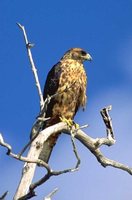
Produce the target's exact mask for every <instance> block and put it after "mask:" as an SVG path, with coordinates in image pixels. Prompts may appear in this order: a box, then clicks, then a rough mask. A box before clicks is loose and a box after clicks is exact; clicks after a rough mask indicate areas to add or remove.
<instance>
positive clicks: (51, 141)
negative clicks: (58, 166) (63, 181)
mask: <svg viewBox="0 0 132 200" xmlns="http://www.w3.org/2000/svg"><path fill="white" fill-rule="evenodd" d="M59 135H60V133H59V134H58V133H57V134H53V135H52V136H51V137H49V138H48V140H47V141H46V142H45V143H44V145H43V149H42V151H41V153H40V155H39V159H41V160H43V161H44V162H46V163H48V161H49V158H50V156H51V153H52V151H53V148H54V146H55V144H56V142H57V139H58V137H59Z"/></svg>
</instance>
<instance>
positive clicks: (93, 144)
mask: <svg viewBox="0 0 132 200" xmlns="http://www.w3.org/2000/svg"><path fill="white" fill-rule="evenodd" d="M105 109H107V108H105ZM107 114H108V115H109V113H107ZM106 121H107V120H106ZM107 122H108V121H107ZM106 131H107V127H106ZM58 132H64V133H66V134H69V135H70V134H71V133H70V130H69V127H68V126H67V124H66V123H64V122H60V123H58V124H56V125H53V126H51V127H48V128H46V129H45V130H43V131H41V132H40V134H39V135H38V136H37V138H36V139H35V140H34V141H33V143H32V144H31V147H30V151H31V149H32V145H33V146H34V145H37V147H36V149H37V156H39V153H40V151H41V144H40V141H41V142H42V144H43V143H44V141H46V140H47V139H48V138H49V137H50V136H51V135H52V134H53V133H58ZM0 138H1V139H0V144H1V145H2V146H4V147H6V148H7V149H8V148H9V149H8V154H9V151H10V154H9V155H11V156H12V154H11V147H10V145H9V144H7V143H5V142H4V140H3V138H2V136H0ZM75 138H77V139H78V140H79V141H80V142H81V143H82V144H83V145H84V146H85V147H86V148H87V149H89V150H90V151H91V152H92V154H93V155H94V156H95V157H96V159H97V160H98V162H99V163H100V164H101V165H102V166H103V167H107V166H111V167H115V168H118V169H121V170H124V171H126V172H128V173H129V174H130V175H132V168H131V167H129V166H126V165H124V164H122V163H120V162H117V161H114V160H111V159H109V158H107V157H105V156H104V155H103V153H102V152H101V150H100V147H101V146H102V145H107V146H110V145H113V144H114V143H115V140H114V139H113V138H112V137H106V138H96V139H94V138H92V137H90V136H88V135H87V134H86V133H84V132H83V131H82V130H80V129H79V130H76V134H75ZM36 149H35V150H34V152H36ZM32 150H33V149H32ZM31 152H32V151H31ZM35 156H36V154H35ZM12 157H14V158H16V156H12ZM30 158H33V152H32V155H31V153H29V154H28V157H27V158H24V157H20V158H19V159H22V160H23V161H26V162H27V163H26V165H25V168H24V169H25V171H26V169H30V168H31V164H32V167H34V166H35V167H36V164H39V165H41V166H43V167H47V165H46V166H45V163H43V161H42V162H41V161H40V160H39V159H36V158H37V157H35V158H34V160H32V159H30ZM17 159H18V157H17ZM30 162H32V163H30ZM26 167H27V168H26ZM35 167H34V170H35ZM46 169H47V174H46V175H45V176H44V177H42V178H41V179H40V180H38V181H37V182H36V183H34V184H28V187H29V185H30V188H29V193H30V195H31V194H35V193H34V189H35V188H36V187H38V186H39V185H41V184H43V183H44V182H45V181H47V180H48V179H49V178H50V177H51V176H57V175H60V174H62V173H67V172H73V171H75V168H74V169H67V170H63V171H53V170H51V169H50V167H49V166H48V167H47V168H46ZM25 171H23V173H25ZM32 178H33V177H32ZM32 178H30V181H29V182H30V183H31V182H32ZM25 187H26V185H25ZM26 191H27V188H26ZM29 193H28V195H29ZM28 197H29V196H28Z"/></svg>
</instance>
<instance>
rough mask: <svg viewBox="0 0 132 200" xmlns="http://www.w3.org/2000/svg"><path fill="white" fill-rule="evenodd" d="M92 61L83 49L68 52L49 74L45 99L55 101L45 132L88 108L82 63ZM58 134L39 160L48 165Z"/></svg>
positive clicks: (45, 147)
mask: <svg viewBox="0 0 132 200" xmlns="http://www.w3.org/2000/svg"><path fill="white" fill-rule="evenodd" d="M85 60H89V61H91V60H92V58H91V56H90V55H89V54H88V53H87V52H86V51H84V50H83V49H81V48H72V49H70V50H68V51H67V52H66V53H65V54H64V56H63V57H62V58H61V59H60V61H59V62H58V63H57V64H55V65H54V66H53V67H52V68H51V70H50V71H49V73H48V76H47V80H46V83H45V87H44V92H43V98H44V100H45V99H46V98H47V96H48V95H49V96H52V95H54V97H53V98H52V99H51V101H50V103H49V104H48V106H47V111H46V116H45V117H46V118H48V117H50V119H49V120H48V121H47V122H46V123H45V125H44V128H46V127H49V126H51V125H53V124H56V123H58V122H60V117H62V118H65V119H67V120H73V118H74V116H75V114H76V112H77V111H78V109H79V108H80V107H82V108H83V109H84V108H85V104H86V100H87V97H86V84H87V76H86V72H85V69H84V65H83V62H84V61H85ZM58 135H59V134H53V135H52V136H51V137H50V138H49V139H48V140H47V141H46V142H45V143H44V147H43V150H42V152H41V154H40V156H39V158H40V159H42V160H43V161H45V162H48V161H49V157H50V154H51V152H52V149H53V147H54V145H55V143H56V140H57V138H58Z"/></svg>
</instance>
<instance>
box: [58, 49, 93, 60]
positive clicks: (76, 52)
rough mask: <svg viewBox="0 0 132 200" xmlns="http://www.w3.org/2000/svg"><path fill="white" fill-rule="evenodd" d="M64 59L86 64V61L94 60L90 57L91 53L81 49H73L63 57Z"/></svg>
mask: <svg viewBox="0 0 132 200" xmlns="http://www.w3.org/2000/svg"><path fill="white" fill-rule="evenodd" d="M62 59H73V60H77V61H79V62H81V63H82V62H84V61H85V60H89V61H91V60H92V57H91V56H90V54H89V53H87V52H86V51H84V50H83V49H81V48H72V49H70V50H68V51H67V52H66V53H65V54H64V56H63V57H62ZM62 59H61V60H62Z"/></svg>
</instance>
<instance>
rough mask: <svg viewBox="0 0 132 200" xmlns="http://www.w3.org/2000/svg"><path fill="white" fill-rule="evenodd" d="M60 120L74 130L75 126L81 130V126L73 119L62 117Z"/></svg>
mask: <svg viewBox="0 0 132 200" xmlns="http://www.w3.org/2000/svg"><path fill="white" fill-rule="evenodd" d="M60 120H61V121H62V122H65V123H67V125H68V126H69V128H72V127H73V126H74V127H75V129H79V127H80V126H79V124H76V123H75V122H74V121H73V120H72V119H66V118H65V117H63V116H62V117H60Z"/></svg>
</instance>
